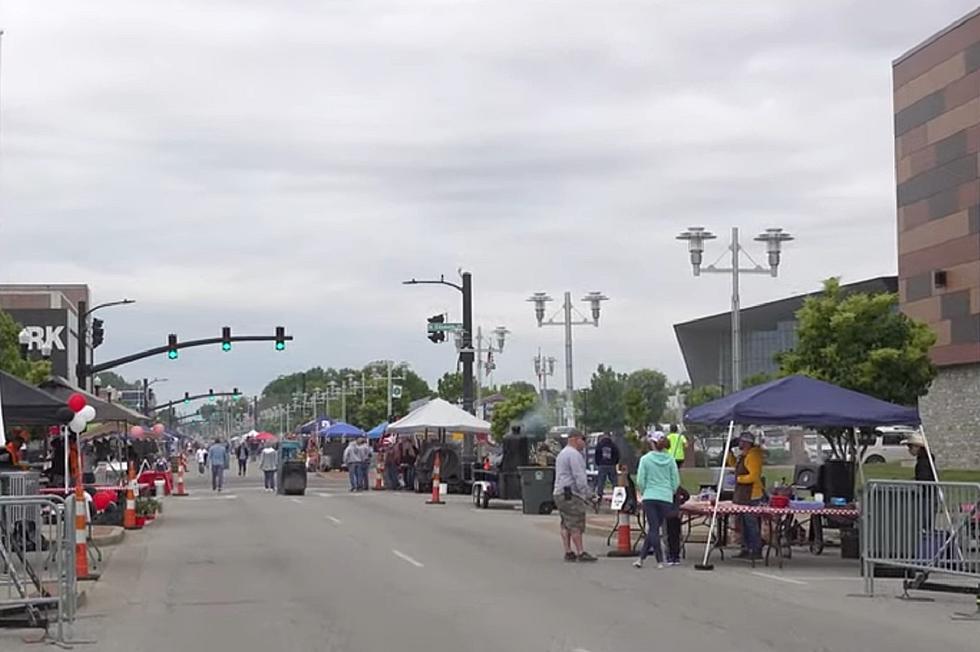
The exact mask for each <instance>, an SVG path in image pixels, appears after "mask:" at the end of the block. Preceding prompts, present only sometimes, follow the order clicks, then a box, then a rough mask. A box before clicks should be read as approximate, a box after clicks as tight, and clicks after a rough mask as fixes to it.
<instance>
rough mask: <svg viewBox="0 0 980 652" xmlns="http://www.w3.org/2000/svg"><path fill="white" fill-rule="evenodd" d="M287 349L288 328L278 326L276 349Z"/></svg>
mask: <svg viewBox="0 0 980 652" xmlns="http://www.w3.org/2000/svg"><path fill="white" fill-rule="evenodd" d="M285 350H286V329H285V327H283V326H276V351H285Z"/></svg>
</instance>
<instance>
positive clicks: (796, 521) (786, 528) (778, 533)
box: [680, 500, 860, 568]
mask: <svg viewBox="0 0 980 652" xmlns="http://www.w3.org/2000/svg"><path fill="white" fill-rule="evenodd" d="M714 508H715V504H714V503H713V502H710V501H703V500H691V501H688V502H686V503H684V504H683V505H681V507H680V510H681V519H682V524H683V525H684V526H685V529H684V532H685V534H684V537H683V541H682V544H686V543H687V542H688V541H689V540H690V537H691V534H692V532H693V530H694V528H695V527H696V526H704V527H710V523H711V515H712V512H713V511H714ZM743 514H750V515H752V516H758V517H759V518H760V519H761V520H762V522H763V523H764V524H765V526H766V529H765V532H767V533H768V536H764V537H763V539H764V548H765V556H764V559H765V564H766V566H768V565H769V557H770V555H773V556H774V557H775V558H776V562H777V563H778V565H779V567H780V568H782V567H783V560H784V559H788V558H791V557H792V546H794V545H806V544H808V543H809V545H810V549H811V551H813V552H815V553H817V554H819V551H821V550H822V549H823V528H822V527H821V526H820V523H821V520H822V519H823V518H831V519H834V520H836V521H838V522H843V523H854V522H855V521H857V519H858V518H859V516H860V511H859V510H858V508H857V507H855V506H852V505H843V506H827V505H824V504H823V503H819V502H811V501H791V502H790V504H789V505H788V506H786V507H772V506H770V505H736V504H735V503H733V502H731V501H721V502H719V503H718V520H717V522H716V523H715V534H714V537H713V540H712V542H711V549H712V550H714V549H718V551H719V554H721V556H722V559H724V556H725V553H724V549H725V546H726V545H727V543H728V530H729V525H730V523H729V521H730V517H732V516H740V515H743ZM814 517H818V518H816V519H814ZM804 522H807V524H808V525H809V526H810V528H809V533H808V534H807V533H806V532H805V530H804ZM754 564H755V562H754V561H753V565H754Z"/></svg>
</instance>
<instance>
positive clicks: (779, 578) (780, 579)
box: [752, 572, 806, 585]
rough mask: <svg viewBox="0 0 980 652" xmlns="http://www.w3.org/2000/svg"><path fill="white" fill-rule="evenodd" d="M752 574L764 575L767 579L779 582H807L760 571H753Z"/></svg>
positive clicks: (804, 583) (801, 583) (802, 583)
mask: <svg viewBox="0 0 980 652" xmlns="http://www.w3.org/2000/svg"><path fill="white" fill-rule="evenodd" d="M752 574H753V575H755V576H756V577H764V578H766V579H767V580H775V581H777V582H786V583H787V584H799V585H806V582H801V581H800V580H794V579H792V578H790V577H780V576H779V575H770V574H769V573H759V572H753V573H752Z"/></svg>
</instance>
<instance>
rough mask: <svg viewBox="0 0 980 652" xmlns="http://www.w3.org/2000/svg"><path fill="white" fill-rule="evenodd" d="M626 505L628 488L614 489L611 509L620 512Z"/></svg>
mask: <svg viewBox="0 0 980 652" xmlns="http://www.w3.org/2000/svg"><path fill="white" fill-rule="evenodd" d="M625 504H626V487H613V495H612V504H611V505H610V507H611V508H612V510H613V511H614V512H618V511H619V510H621V509H622V508H623V505H625Z"/></svg>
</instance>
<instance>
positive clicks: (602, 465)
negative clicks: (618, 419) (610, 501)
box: [595, 433, 619, 500]
mask: <svg viewBox="0 0 980 652" xmlns="http://www.w3.org/2000/svg"><path fill="white" fill-rule="evenodd" d="M617 464H619V449H618V448H616V444H615V443H613V440H612V437H610V436H609V434H608V433H606V434H604V435H603V436H602V438H601V439H600V440H599V443H598V444H596V447H595V466H596V469H598V470H599V475H598V476H596V481H595V491H596V495H597V496H598V497H599V500H602V492H603V490H604V489H605V487H606V480H607V479H608V480H609V483H610V484H611V485H612V486H614V487H615V486H616V465H617Z"/></svg>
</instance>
